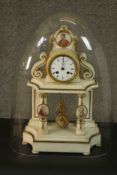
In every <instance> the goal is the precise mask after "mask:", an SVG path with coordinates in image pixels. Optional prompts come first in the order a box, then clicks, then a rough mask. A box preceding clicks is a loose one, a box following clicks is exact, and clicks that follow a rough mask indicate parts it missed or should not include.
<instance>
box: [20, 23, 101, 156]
mask: <svg viewBox="0 0 117 175" xmlns="http://www.w3.org/2000/svg"><path fill="white" fill-rule="evenodd" d="M48 45H49V51H47V52H45V51H44V52H43V51H42V52H41V53H40V55H39V59H38V61H37V62H35V63H34V64H33V66H32V68H31V79H29V80H28V82H27V85H28V86H30V87H31V88H32V117H31V118H30V120H29V122H28V124H27V125H26V127H25V129H24V131H23V141H22V143H23V144H30V145H31V146H32V152H33V153H39V152H70V153H72V152H74V153H82V154H84V155H89V154H90V150H91V147H93V146H94V145H96V146H101V134H100V130H99V128H98V126H97V124H96V123H95V121H94V119H93V117H92V109H93V90H94V89H95V88H97V87H98V83H97V81H96V80H95V70H94V67H93V65H92V64H90V63H89V61H88V58H87V55H86V53H84V52H79V51H78V48H79V38H78V36H76V34H74V33H73V32H72V29H71V28H69V27H68V26H67V25H61V26H59V27H58V28H56V30H55V31H54V32H53V33H51V35H50V40H49V43H48ZM48 94H49V95H51V96H53V95H54V94H60V96H61V98H60V101H59V102H58V106H57V108H56V109H54V108H52V107H51V108H49V105H48ZM63 94H66V95H68V97H69V96H70V94H74V95H76V97H77V104H76V106H77V107H76V111H74V115H75V116H76V119H75V123H74V122H70V121H69V118H68V116H67V114H66V110H67V108H69V106H66V105H65V101H64V100H63V99H62V95H63ZM69 98H70V97H69ZM50 103H51V101H50ZM51 110H54V111H56V116H55V120H54V121H53V122H50V121H49V120H48V118H49V115H50V113H49V111H51Z"/></svg>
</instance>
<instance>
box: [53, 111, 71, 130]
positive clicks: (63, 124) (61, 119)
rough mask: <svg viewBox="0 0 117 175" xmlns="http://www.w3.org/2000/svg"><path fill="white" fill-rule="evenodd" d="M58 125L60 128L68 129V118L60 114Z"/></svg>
mask: <svg viewBox="0 0 117 175" xmlns="http://www.w3.org/2000/svg"><path fill="white" fill-rule="evenodd" d="M56 123H57V125H58V126H59V127H60V128H66V127H67V126H68V124H69V120H68V117H67V116H66V115H65V114H63V113H59V114H58V115H57V117H56Z"/></svg>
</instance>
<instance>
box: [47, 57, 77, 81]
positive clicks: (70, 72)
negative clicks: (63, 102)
mask: <svg viewBox="0 0 117 175" xmlns="http://www.w3.org/2000/svg"><path fill="white" fill-rule="evenodd" d="M50 72H51V75H52V78H53V79H55V80H57V81H61V82H67V81H70V80H72V79H73V78H74V77H75V75H76V64H75V62H74V60H73V59H72V58H70V57H68V56H65V55H64V56H58V57H56V58H55V59H54V60H53V61H52V62H51V65H50Z"/></svg>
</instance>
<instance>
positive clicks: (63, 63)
mask: <svg viewBox="0 0 117 175" xmlns="http://www.w3.org/2000/svg"><path fill="white" fill-rule="evenodd" d="M61 69H62V70H64V69H65V62H64V57H63V59H62V67H61Z"/></svg>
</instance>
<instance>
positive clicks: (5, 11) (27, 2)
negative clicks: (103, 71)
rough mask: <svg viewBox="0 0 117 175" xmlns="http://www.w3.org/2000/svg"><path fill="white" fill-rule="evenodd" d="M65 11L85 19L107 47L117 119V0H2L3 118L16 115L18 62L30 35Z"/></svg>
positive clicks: (0, 68) (0, 62)
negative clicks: (48, 18)
mask: <svg viewBox="0 0 117 175" xmlns="http://www.w3.org/2000/svg"><path fill="white" fill-rule="evenodd" d="M61 11H65V12H71V13H72V11H75V13H76V15H77V16H80V17H81V18H84V19H85V21H87V24H88V26H90V30H91V31H92V32H93V34H94V36H96V38H97V40H98V41H99V42H100V43H101V45H102V46H103V50H104V52H105V55H106V58H107V63H108V66H109V71H110V76H111V89H112V114H111V115H112V117H113V121H114V122H117V116H116V113H117V108H116V106H117V100H116V99H117V90H116V89H117V75H116V73H117V61H116V59H117V56H116V53H117V49H116V45H117V34H116V32H117V24H116V21H117V1H116V0H98V1H97V0H93V1H92V0H69V1H68V0H0V117H1V118H10V117H11V115H12V101H13V99H14V97H15V77H16V72H17V69H18V65H19V64H18V63H19V62H20V58H21V57H22V55H23V54H24V52H25V48H26V46H27V44H28V42H29V41H30V38H31V37H32V35H33V33H34V32H35V31H36V29H37V27H38V26H39V23H41V22H42V21H43V20H45V19H46V18H47V17H48V16H50V15H52V14H55V13H57V12H61ZM107 95H108V94H107ZM110 105H111V104H110ZM105 120H106V119H105Z"/></svg>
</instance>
